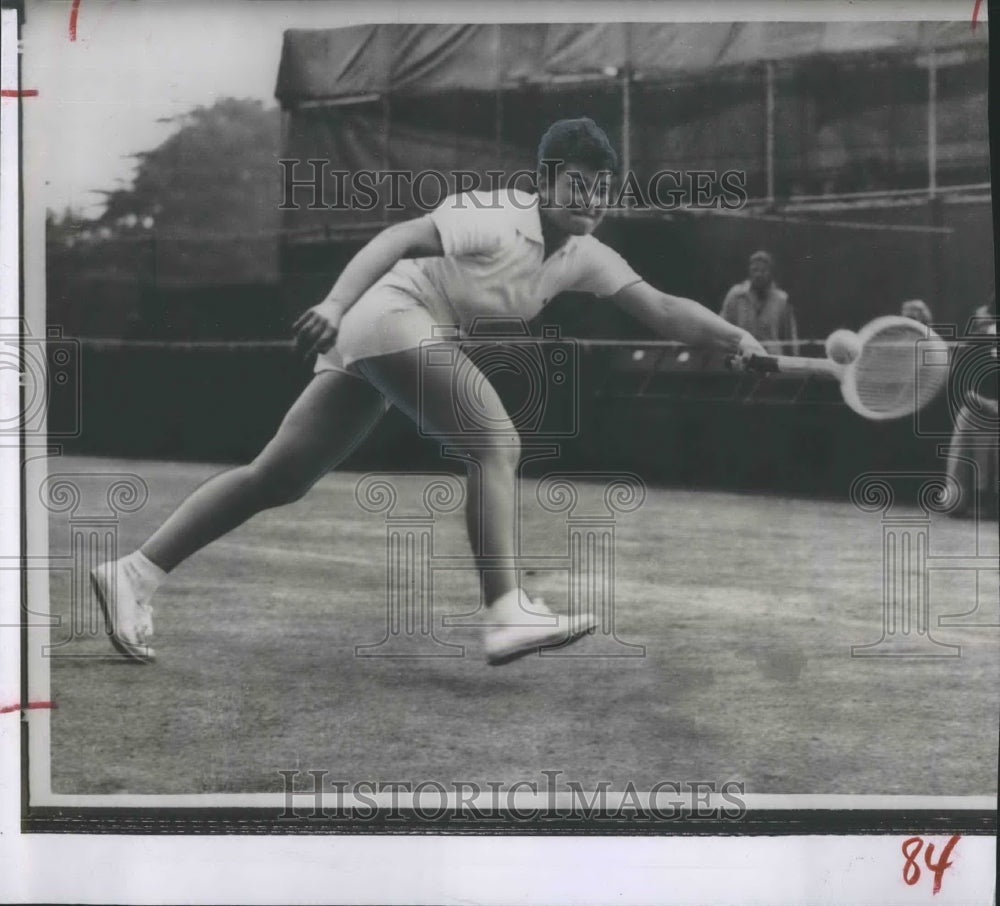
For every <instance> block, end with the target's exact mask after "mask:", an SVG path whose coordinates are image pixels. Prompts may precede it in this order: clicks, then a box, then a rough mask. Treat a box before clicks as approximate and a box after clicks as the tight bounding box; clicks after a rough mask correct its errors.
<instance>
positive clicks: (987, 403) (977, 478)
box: [945, 298, 1000, 520]
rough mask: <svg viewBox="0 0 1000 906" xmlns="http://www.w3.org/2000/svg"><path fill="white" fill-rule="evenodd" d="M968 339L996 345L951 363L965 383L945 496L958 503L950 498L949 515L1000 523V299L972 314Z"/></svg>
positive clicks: (971, 349)
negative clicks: (999, 329) (999, 345)
mask: <svg viewBox="0 0 1000 906" xmlns="http://www.w3.org/2000/svg"><path fill="white" fill-rule="evenodd" d="M966 336H967V337H970V338H971V337H982V338H984V339H985V338H987V337H990V338H992V340H993V342H989V341H988V340H987V341H985V342H983V341H979V342H975V343H971V344H968V345H967V347H966V348H964V349H963V348H959V349H958V350H956V353H955V359H954V362H953V364H952V373H953V374H955V373H956V372H957V373H959V375H964V377H965V378H966V380H962V379H961V377H959V378H958V379H957V380H956V383H957V384H958V385H959V388H960V389H959V393H960V394H961V395H960V399H961V406H960V407H959V410H958V413H957V414H956V416H955V427H954V431H953V433H952V436H951V443H950V444H949V445H948V458H947V461H946V465H945V474H946V475H947V476H948V479H949V481H948V485H947V491H946V494H949V495H950V494H955V495H957V499H950V498H946V500H947V501H948V503H949V504H950V509H949V512H948V515H950V516H956V517H960V518H961V517H975V516H981V517H983V518H986V519H991V520H995V519H996V518H997V516H998V494H1000V462H998V452H1000V451H998V449H997V448H998V445H1000V437H998V433H997V432H998V426H1000V421H998V419H1000V409H998V403H997V343H996V338H997V315H996V299H995V298H994V299H992V300H991V301H990V303H989V305H982V306H980V307H979V308H977V309H976V310H975V312H973V315H972V317H971V318H970V320H969V323H968V325H967V329H966Z"/></svg>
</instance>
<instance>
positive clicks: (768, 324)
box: [721, 251, 799, 355]
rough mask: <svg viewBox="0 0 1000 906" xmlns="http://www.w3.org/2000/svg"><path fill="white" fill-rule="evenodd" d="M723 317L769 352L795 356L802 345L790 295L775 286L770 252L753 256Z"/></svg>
mask: <svg viewBox="0 0 1000 906" xmlns="http://www.w3.org/2000/svg"><path fill="white" fill-rule="evenodd" d="M721 314H722V317H723V318H725V319H726V320H727V321H728V322H729V323H730V324H735V325H736V326H737V327H741V328H742V329H743V330H745V331H747V332H748V333H750V334H751V335H752V336H753V337H754V338H755V339H757V340H759V341H760V342H761V343H762V344H763V345H764V346H765V347H766V348H767V349H768V350H769V351H771V352H774V353H778V354H782V353H783V352H784V353H786V354H790V355H795V353H796V351H797V348H798V341H799V336H798V328H797V327H796V325H795V313H794V312H793V311H792V306H791V303H789V301H788V293H786V292H785V291H784V290H782V289H779V287H778V285H777V284H776V283H775V282H774V259H773V258H772V257H771V254H770V253H769V252H764V251H760V252H754V253H753V254H752V255H751V256H750V266H749V275H748V277H747V279H746V280H744V281H743V282H742V283H737V284H736V285H735V286H734V287H732V288H731V289H730V290H729V292H728V293H726V298H725V300H724V301H723V303H722V312H721Z"/></svg>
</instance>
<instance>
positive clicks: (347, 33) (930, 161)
mask: <svg viewBox="0 0 1000 906" xmlns="http://www.w3.org/2000/svg"><path fill="white" fill-rule="evenodd" d="M985 32H986V26H985V25H984V26H983V27H982V28H981V29H980V30H977V32H972V31H971V30H969V29H960V28H957V27H956V25H955V23H934V22H926V23H866V24H865V26H864V27H863V28H861V27H859V25H858V23H735V24H725V23H712V24H698V25H687V24H683V25H682V24H663V23H646V24H643V23H632V24H627V25H626V24H588V25H583V24H568V23H567V24H559V25H511V26H508V25H502V26H501V25H481V26H472V25H466V26H459V25H455V26H417V25H408V26H365V27H355V28H348V29H338V30H329V31H323V32H318V33H316V32H303V31H295V30H293V31H290V32H288V33H286V39H285V49H284V54H283V58H282V65H281V72H280V74H279V83H278V97H279V99H280V100H281V101H282V104H283V106H284V107H285V109H286V110H287V111H289V112H290V121H291V126H290V129H289V130H288V132H287V141H286V147H285V149H284V154H285V157H287V158H292V159H297V160H301V161H305V160H308V159H310V158H314V159H329V160H330V161H331V166H332V167H334V168H339V169H350V170H353V171H362V170H373V171H378V170H384V169H390V170H400V169H406V170H409V171H412V172H413V173H414V174H416V173H419V172H421V171H423V170H434V171H440V172H442V173H443V174H444V176H445V182H446V183H447V184H448V185H449V186H450V187H451V186H455V185H456V181H455V178H454V177H453V175H452V174H453V173H454V171H456V170H469V171H473V172H474V173H476V174H477V175H478V176H479V177H480V179H481V180H483V181H484V182H485V176H486V173H487V171H490V170H499V171H503V172H504V173H506V174H510V173H513V172H516V171H517V170H519V169H521V168H522V167H528V168H530V167H532V166H533V165H534V149H535V147H536V145H537V142H538V138H539V136H540V134H541V133H542V132H543V131H544V129H545V128H546V126H547V125H548V124H550V123H551V122H552V121H554V120H556V119H559V118H563V117H575V116H590V117H592V118H593V119H594V120H596V121H597V122H598V123H599V124H600V125H601V126H602V127H603V128H604V129H605V130H606V131H607V133H608V135H609V137H610V138H611V140H612V142H613V143H614V144H615V145H616V147H618V148H620V149H621V150H622V153H623V157H624V158H625V160H624V162H625V163H626V164H627V165H629V166H630V167H631V169H632V170H633V171H634V172H635V174H636V176H637V178H638V180H639V182H640V184H641V185H643V186H644V187H648V183H649V180H650V179H651V178H653V176H654V175H655V174H657V173H658V172H660V171H663V170H674V171H682V172H683V173H685V174H692V173H696V172H703V171H708V172H713V173H715V174H722V173H725V172H738V173H740V174H742V185H743V187H744V190H745V195H746V196H748V197H749V199H750V201H751V202H752V201H754V200H758V201H764V200H767V201H769V202H775V201H776V202H777V203H779V204H780V203H783V202H787V201H789V200H794V199H796V198H800V199H801V198H803V197H805V198H808V197H830V196H845V195H846V196H857V195H875V194H878V193H888V194H892V193H898V192H900V191H904V192H905V191H908V190H912V191H921V190H925V191H926V190H929V189H931V187H932V186H941V187H944V186H959V185H975V184H980V183H983V182H986V181H988V150H987V148H988V140H987V132H986V130H987V116H986V99H987V94H986V91H987V61H986V51H987V43H986V35H985ZM324 62H326V63H328V64H329V66H328V68H325V69H324V68H323V64H324ZM932 120H933V123H934V127H935V128H934V130H932V129H931V125H930V124H931V121H932ZM932 132H936V135H934V134H932ZM428 178H429V177H428ZM436 185H437V183H436ZM672 185H673V183H669V184H668V185H667V188H670V187H671V186H672ZM435 187H436V186H435ZM423 189H424V191H423V192H421V193H419V194H420V197H415V196H414V193H413V191H412V189H411V187H410V186H409V185H406V186H396V185H390V184H389V181H388V180H383V181H382V183H381V184H380V185H379V187H378V190H377V195H378V198H377V200H376V202H375V203H374V204H372V205H370V206H367V207H364V206H363V207H362V209H361V210H359V211H357V212H356V213H357V215H358V216H356V217H353V218H352V217H348V216H345V215H344V214H343V213H342V212H338V211H336V210H333V211H331V212H330V213H329V215H327V216H323V217H319V216H318V215H317V209H316V207H314V208H313V209H309V208H308V207H306V206H305V205H300V206H299V207H298V209H296V210H289V211H286V214H285V228H286V230H288V231H291V232H295V233H300V234H301V233H306V232H308V231H310V230H314V229H315V230H319V229H325V230H334V231H336V230H339V229H343V230H345V231H351V230H356V229H357V228H358V227H359V226H366V225H374V224H378V223H385V222H389V221H390V220H392V219H394V216H396V215H398V211H397V210H396V209H397V208H398V207H402V208H403V209H405V210H406V211H410V212H413V211H414V210H415V209H419V208H420V207H422V206H423V205H422V204H421V202H422V200H428V199H430V200H432V199H433V198H434V193H433V192H432V191H431V189H430V185H429V183H426V182H425V184H424V186H423ZM687 189H688V193H687V198H686V199H685V200H689V199H690V195H691V187H690V186H688V187H687ZM401 190H402V192H401ZM297 197H298V198H301V197H302V190H299V195H298V196H297ZM367 197H368V196H367V195H366V198H367Z"/></svg>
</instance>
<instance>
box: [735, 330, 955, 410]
mask: <svg viewBox="0 0 1000 906" xmlns="http://www.w3.org/2000/svg"><path fill="white" fill-rule="evenodd" d="M858 346H859V351H858V355H857V356H856V357H855V359H854V360H853V361H852V362H850V363H849V364H846V365H841V364H838V363H837V362H834V361H833V360H831V359H829V358H823V359H810V358H805V357H802V356H785V355H775V356H761V355H756V356H751V357H750V358H749V359H747V360H746V362H745V363H744V365H743V368H744V369H746V370H747V371H752V372H755V373H757V374H769V373H778V374H805V375H811V374H815V375H820V376H825V377H830V378H834V379H835V380H838V381H840V392H841V395H842V396H843V397H844V402H845V403H847V405H848V406H850V408H851V409H853V410H854V411H855V412H857V413H858V415H861V416H863V417H864V418H867V419H871V420H872V421H887V420H889V419H893V418H902V417H903V416H905V415H910V414H911V413H913V412H916V411H917V410H918V409H922V408H923V407H924V406H926V405H927V404H928V403H929V402H930V401H931V400H932V399H934V397H935V396H937V394H938V392H939V391H940V390H941V388H942V387H943V386H944V385H945V384H946V383H947V380H948V362H949V358H948V344H947V343H945V341H944V340H942V339H941V337H939V336H938V335H937V334H936V333H934V331H933V330H931V329H930V328H929V327H926V326H924V325H923V324H921V323H920V322H919V321H913V320H911V319H910V318H903V317H899V316H898V315H887V316H885V317H881V318H876V319H875V320H874V321H871V322H869V323H868V324H866V325H865V326H864V327H862V328H861V330H859V331H858ZM735 361H736V360H733V362H735Z"/></svg>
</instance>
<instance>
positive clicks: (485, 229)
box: [91, 118, 764, 664]
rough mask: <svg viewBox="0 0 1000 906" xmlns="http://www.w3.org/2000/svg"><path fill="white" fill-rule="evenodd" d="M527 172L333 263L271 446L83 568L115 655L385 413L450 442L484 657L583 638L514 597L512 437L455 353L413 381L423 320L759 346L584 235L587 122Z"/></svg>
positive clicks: (136, 651)
mask: <svg viewBox="0 0 1000 906" xmlns="http://www.w3.org/2000/svg"><path fill="white" fill-rule="evenodd" d="M538 161H539V168H538V194H532V193H527V192H522V191H518V190H516V189H509V190H501V191H499V192H496V193H492V194H490V193H467V194H463V195H455V196H451V197H449V198H447V199H446V200H445V201H444V202H443V204H442V205H441V206H440V207H439V208H437V209H436V210H435V211H433V212H432V213H430V214H427V215H426V216H423V217H419V218H417V219H414V220H410V221H408V222H405V223H400V224H396V225H394V226H391V227H388V228H386V229H385V230H383V231H382V232H381V233H379V235H377V236H376V237H375V238H374V239H372V240H371V241H370V242H369V243H368V244H367V245H366V246H365V247H364V248H363V249H362V250H361V251H360V252H358V254H357V255H356V256H355V257H354V258H353V259H352V260H351V262H350V263H349V264H348V265H347V267H346V268H345V269H344V271H343V272H342V273H341V275H340V277H339V279H338V280H337V281H336V283H335V285H334V287H333V289H332V290H331V291H330V293H329V295H328V296H327V298H326V299H325V300H324V301H323V302H321V303H320V304H319V305H317V306H315V307H314V308H311V309H309V310H308V311H307V312H306V313H305V314H304V315H303V316H302V317H301V318H299V320H298V321H297V322H296V325H295V330H296V342H297V345H298V347H299V348H300V350H301V351H302V352H304V353H306V354H312V353H315V354H317V360H316V367H315V372H316V373H315V375H314V377H313V379H312V381H311V382H310V384H309V385H308V386H307V387H306V389H305V390H304V391H303V393H302V395H301V396H300V397H299V399H298V400H297V401H296V402H295V403H294V404H293V406H292V408H291V409H290V411H289V412H288V414H287V415H286V416H285V418H284V420H283V421H282V423H281V426H280V427H279V428H278V431H277V434H276V435H275V436H274V438H273V439H272V440H271V441H270V442H269V443H268V444H267V446H266V447H265V448H264V450H263V451H262V452H261V453H260V455H259V456H258V457H257V458H256V459H255V460H254V461H253V462H251V463H250V464H249V465H244V466H240V467H238V468H235V469H231V470H229V471H227V472H223V473H222V474H220V475H216V476H215V477H214V478H211V479H210V480H209V481H207V482H206V483H205V484H203V485H202V486H201V487H199V488H198V489H197V490H196V491H195V492H194V493H193V494H191V496H190V497H188V498H187V499H186V500H185V501H184V502H183V503H182V504H181V505H180V507H179V508H178V509H177V510H176V511H175V512H174V513H173V514H172V515H171V516H170V517H169V518H168V519H167V521H166V522H165V523H164V524H163V525H162V526H160V528H159V529H157V531H156V532H155V533H154V534H153V535H152V537H150V538H149V540H148V541H146V543H145V544H143V545H142V547H141V548H140V549H139V550H137V551H135V552H133V553H131V554H129V555H128V556H126V557H124V558H122V559H120V560H117V561H114V562H112V563H107V564H104V565H103V566H102V567H99V568H98V569H97V570H95V571H94V572H93V573H92V575H91V579H92V583H93V587H94V589H95V592H96V594H97V596H98V600H99V601H100V603H101V606H102V608H103V610H104V613H105V618H106V620H107V623H108V627H109V632H110V635H111V641H112V644H113V645H114V647H115V648H116V649H117V650H118V651H119V652H121V653H123V654H125V655H126V656H128V657H130V658H132V659H134V660H137V661H143V662H145V661H150V660H152V659H153V657H154V651H153V648H152V644H151V643H152V635H153V627H152V605H151V600H152V597H153V593H154V592H155V591H156V589H157V587H158V586H159V585H160V583H161V582H162V581H163V580H164V579H165V578H166V575H167V573H169V572H170V571H171V570H172V569H174V567H176V566H177V565H178V564H179V563H181V562H182V561H183V560H185V559H186V558H187V557H190V556H191V555H192V554H193V553H195V551H198V550H200V549H201V548H203V547H204V546H205V545H207V544H208V543H209V542H211V541H213V540H214V539H216V538H218V537H220V536H221V535H224V534H225V533H227V532H229V531H231V530H232V529H234V528H236V527H237V526H239V525H241V524H242V523H243V522H245V521H246V520H247V519H249V518H250V517H251V516H253V515H254V514H255V513H258V512H260V511H261V510H265V509H268V508H270V507H276V506H280V505H282V504H287V503H291V502H292V501H295V500H298V499H299V498H300V497H302V495H303V494H305V493H306V491H308V490H309V488H311V487H312V485H313V484H314V483H315V482H316V481H317V480H318V479H319V478H320V477H321V476H322V475H323V474H324V473H325V472H327V471H328V470H329V469H331V468H333V467H334V466H336V465H337V464H338V463H340V462H342V461H343V460H344V459H345V458H346V457H347V456H348V455H349V454H350V452H351V451H352V450H353V449H354V448H355V447H356V446H357V445H358V444H359V443H361V442H362V441H363V440H364V438H365V437H366V436H367V435H368V434H369V432H370V431H371V430H372V429H373V428H374V427H375V425H376V423H377V422H378V421H379V419H380V418H381V417H382V415H383V413H384V412H385V411H386V408H387V405H388V404H392V405H395V406H397V407H399V408H400V409H401V410H402V411H403V412H405V413H407V414H408V415H409V416H410V417H411V418H413V419H414V420H415V421H417V422H418V424H419V425H420V427H421V429H422V430H423V431H424V432H426V433H428V434H430V435H431V436H433V437H435V438H436V439H440V440H441V441H442V442H447V443H448V444H450V445H454V446H458V447H459V448H462V447H463V441H464V444H465V447H464V448H465V450H466V452H467V455H468V493H467V495H466V501H467V502H466V518H467V523H466V524H467V529H468V533H469V540H470V543H471V544H472V547H473V554H474V556H475V557H476V559H477V562H478V563H479V564H480V577H481V588H482V593H483V600H484V601H485V602H486V603H487V605H488V607H489V608H490V622H491V624H492V625H491V626H490V627H489V628H487V629H486V630H485V639H484V643H485V651H486V658H487V661H488V662H489V663H492V664H499V663H505V662H507V661H510V660H513V659H515V658H517V657H520V656H522V655H525V654H529V653H531V652H532V651H535V650H537V649H538V648H539V647H543V646H549V645H554V644H565V643H568V642H569V641H572V640H574V639H576V638H579V637H580V636H581V635H583V634H584V633H586V632H587V631H588V630H589V629H591V628H593V626H594V625H595V620H594V618H592V617H590V616H588V615H580V616H577V617H574V618H573V620H572V621H571V620H570V619H569V618H567V617H566V616H563V615H560V616H556V615H554V614H552V613H550V612H549V611H547V609H545V608H544V605H542V604H541V602H537V601H536V602H532V601H530V600H529V598H528V596H527V595H526V594H525V592H524V591H523V590H521V589H520V588H519V587H518V585H517V570H516V563H515V520H516V518H517V514H516V513H515V511H514V509H515V500H516V496H515V482H516V480H517V478H516V476H517V466H518V463H519V459H520V447H519V440H518V432H517V430H516V428H515V426H514V425H513V423H512V422H511V421H510V418H509V416H508V413H507V412H506V411H505V410H504V407H503V405H502V403H501V401H500V399H499V397H498V396H497V394H496V392H495V390H494V389H493V388H492V387H491V386H490V384H489V383H488V381H486V380H485V378H483V379H481V380H477V379H475V378H473V379H472V380H470V374H473V375H474V374H476V372H474V371H473V369H474V368H475V366H474V365H473V364H472V362H471V361H470V360H469V358H468V357H467V356H465V354H464V353H462V352H461V351H460V350H456V351H457V353H458V354H457V355H455V356H452V357H451V364H450V365H443V364H441V363H440V362H439V363H437V364H436V365H435V367H433V368H423V369H422V370H421V361H423V360H424V359H423V357H422V353H421V349H420V347H421V344H422V343H426V341H428V340H429V339H431V338H432V337H434V336H435V333H434V328H435V325H446V326H447V325H455V326H457V327H458V328H459V330H460V331H462V332H467V331H468V330H469V329H470V327H471V325H472V322H473V321H474V320H475V319H476V318H483V317H487V318H488V317H506V318H520V319H523V320H524V321H528V320H530V319H532V318H534V317H535V316H536V315H538V314H539V312H540V311H541V310H542V308H543V307H544V306H545V304H546V303H547V302H548V301H549V300H550V299H552V298H554V297H555V296H556V295H557V294H558V293H561V292H564V291H569V290H573V291H577V292H588V293H593V294H595V295H597V296H601V297H606V298H609V299H611V300H612V301H613V302H614V303H615V304H617V305H618V306H620V307H621V308H622V309H624V310H625V311H626V312H629V313H630V314H631V315H633V316H634V317H636V318H637V319H639V320H640V321H642V322H644V323H645V324H647V325H649V326H650V327H651V328H653V329H654V330H656V331H657V332H658V333H659V334H661V335H662V336H664V337H667V338H670V339H674V340H679V341H681V342H683V343H685V344H688V345H691V346H701V347H709V348H715V349H718V350H721V351H723V352H728V353H731V354H734V355H735V356H737V357H738V358H739V359H741V360H746V358H748V357H749V356H750V355H754V354H761V355H762V354H764V349H763V348H762V347H761V345H760V344H759V343H758V342H757V341H756V340H754V339H753V337H752V336H751V335H750V334H749V333H747V332H746V331H744V330H742V329H740V328H738V327H734V326H733V325H731V324H729V323H728V322H726V321H724V320H723V319H722V318H720V317H719V316H718V315H716V314H714V313H713V312H711V311H709V310H708V309H707V308H705V307H703V306H701V305H699V304H698V303H696V302H693V301H691V300H689V299H682V298H678V297H676V296H668V295H666V294H664V293H662V292H660V291H658V290H656V289H654V288H653V287H652V286H650V285H649V284H647V283H645V282H644V281H643V280H642V278H641V277H639V276H638V275H637V274H636V273H635V271H633V270H632V268H631V267H629V265H628V264H627V263H626V262H625V261H624V260H623V259H622V258H621V257H620V256H619V255H618V254H617V253H616V252H614V251H613V250H612V249H610V248H608V247H607V246H606V245H603V244H602V243H601V242H599V241H598V240H597V239H595V238H593V236H591V235H590V234H591V233H592V232H593V231H594V229H595V228H596V227H597V225H598V224H599V223H600V222H601V219H602V217H603V216H604V213H605V206H606V204H607V200H606V198H604V197H602V195H601V193H600V192H591V193H587V192H581V191H580V178H581V177H582V180H583V182H584V184H585V185H586V186H591V187H592V186H594V185H595V184H597V183H598V178H599V177H600V176H601V175H602V174H607V173H608V172H609V171H611V172H613V171H615V170H616V169H617V166H618V158H617V155H616V154H615V151H614V149H613V148H612V147H611V145H610V143H609V142H608V138H607V136H606V135H605V133H604V132H603V131H602V130H601V129H600V128H599V127H598V126H597V125H596V124H595V123H594V122H593V120H590V119H586V118H583V119H573V120H560V121H559V122H556V123H554V124H553V125H552V126H551V127H550V128H549V129H548V131H546V133H545V135H544V136H543V137H542V140H541V143H540V144H539V148H538ZM543 161H545V162H550V163H548V164H547V165H546V166H543V164H542V162H543ZM551 162H555V163H556V164H557V165H553V163H551ZM576 174H579V176H577V175H576ZM445 342H446V341H445ZM459 375H461V380H459V379H458V376H459ZM470 385H476V386H478V387H479V388H480V391H481V392H480V393H478V394H476V396H475V399H474V400H473V399H471V398H465V397H462V396H461V391H460V389H459V388H460V387H468V386H470ZM418 388H420V389H418ZM470 405H474V406H475V407H477V409H478V412H477V413H476V414H477V418H476V419H475V421H476V423H477V425H479V426H482V425H488V426H490V428H489V430H487V431H485V432H484V431H483V430H482V429H481V428H478V429H477V431H476V433H475V437H474V439H472V440H470V438H469V436H468V435H467V434H464V432H463V430H462V424H464V423H465V422H463V420H462V419H461V418H459V417H458V413H460V412H461V411H463V410H465V411H466V412H467V410H468V407H469V406H470ZM487 561H488V568H486V566H487ZM497 564H501V565H500V566H498V565H497ZM503 564H509V565H506V566H505V565H503Z"/></svg>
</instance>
